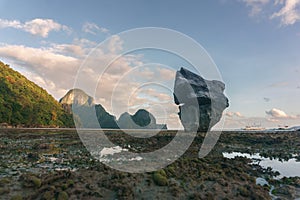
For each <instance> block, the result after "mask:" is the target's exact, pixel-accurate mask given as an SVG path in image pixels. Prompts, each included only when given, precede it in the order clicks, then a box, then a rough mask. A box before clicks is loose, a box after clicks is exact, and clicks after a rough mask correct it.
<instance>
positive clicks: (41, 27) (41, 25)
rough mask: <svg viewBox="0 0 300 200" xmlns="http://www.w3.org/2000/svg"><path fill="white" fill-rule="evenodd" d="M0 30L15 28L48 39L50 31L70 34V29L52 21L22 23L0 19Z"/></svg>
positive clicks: (40, 20) (36, 20)
mask: <svg viewBox="0 0 300 200" xmlns="http://www.w3.org/2000/svg"><path fill="white" fill-rule="evenodd" d="M0 28H15V29H20V30H23V31H25V32H28V33H30V34H32V35H37V36H41V37H43V38H46V37H48V35H49V33H50V32H51V31H66V32H70V31H71V29H70V28H69V27H68V26H66V25H62V24H59V23H57V22H55V21H54V20H52V19H40V18H37V19H33V20H31V21H26V22H24V23H22V22H20V21H18V20H7V19H0Z"/></svg>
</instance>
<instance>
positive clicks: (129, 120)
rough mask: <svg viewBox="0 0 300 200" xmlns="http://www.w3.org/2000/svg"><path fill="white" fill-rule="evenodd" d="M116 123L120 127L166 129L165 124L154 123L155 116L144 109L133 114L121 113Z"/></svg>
mask: <svg viewBox="0 0 300 200" xmlns="http://www.w3.org/2000/svg"><path fill="white" fill-rule="evenodd" d="M118 125H119V127H120V128H121V129H167V125H166V124H156V119H155V117H154V116H153V115H152V114H151V113H149V112H148V111H147V110H144V109H140V110H138V111H137V112H136V113H135V114H134V115H130V114H129V113H127V112H125V113H123V114H122V115H121V116H120V117H119V120H118Z"/></svg>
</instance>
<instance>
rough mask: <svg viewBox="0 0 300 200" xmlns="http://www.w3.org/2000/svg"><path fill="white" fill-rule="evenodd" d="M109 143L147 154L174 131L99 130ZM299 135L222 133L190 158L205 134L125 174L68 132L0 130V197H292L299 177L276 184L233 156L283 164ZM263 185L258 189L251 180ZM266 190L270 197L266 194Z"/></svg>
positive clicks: (266, 174) (270, 174)
mask: <svg viewBox="0 0 300 200" xmlns="http://www.w3.org/2000/svg"><path fill="white" fill-rule="evenodd" d="M106 134H107V135H108V137H109V138H110V140H111V141H113V142H116V143H118V145H120V146H122V145H123V146H122V147H125V146H126V148H128V144H130V147H131V149H130V150H132V151H134V150H135V151H137V150H138V151H143V152H147V151H150V150H153V149H157V148H160V147H161V146H164V145H166V144H168V143H169V142H170V141H171V140H172V138H173V137H174V135H175V134H176V132H174V131H163V132H161V133H159V134H158V135H157V136H154V137H151V138H148V139H142V140H137V139H133V138H132V137H128V136H124V135H123V136H122V133H120V132H118V131H113V130H111V131H106ZM299 136H300V133H299V132H287V133H238V132H223V133H222V134H221V137H220V139H219V141H218V143H217V144H216V146H215V148H214V149H213V151H212V152H211V153H210V154H209V155H208V156H206V157H205V158H203V159H199V158H198V157H197V155H198V151H199V144H201V143H202V141H203V138H204V133H199V134H198V135H197V137H196V138H195V140H194V142H193V144H192V145H191V146H190V148H189V149H188V151H187V152H186V153H185V154H184V155H183V156H182V157H180V158H179V159H178V160H177V161H176V162H174V163H173V164H171V165H169V166H167V167H165V168H164V169H161V170H158V171H156V172H150V173H139V174H137V173H125V172H120V171H117V170H114V169H111V168H109V167H108V166H106V165H104V164H102V163H100V162H98V161H96V160H95V159H93V158H92V157H91V156H90V154H89V152H87V150H86V149H85V148H84V146H83V144H82V143H81V141H80V139H79V137H78V135H77V134H76V132H75V131H74V130H57V129H51V130H50V129H49V130H43V129H40V130H28V129H22V130H13V129H2V130H1V131H0V137H1V141H0V152H1V161H0V197H1V199H271V198H272V195H273V198H274V197H275V196H276V197H278V198H280V199H295V198H299V196H300V193H299V189H300V178H299V177H293V178H287V177H284V178H281V179H277V178H276V176H275V175H277V173H276V172H274V171H273V170H272V169H264V168H262V167H261V166H259V165H255V164H253V163H251V162H252V161H251V160H250V159H248V158H244V157H236V158H234V159H229V158H225V157H223V156H222V152H230V151H239V152H248V153H257V152H259V153H261V154H262V155H265V156H268V157H273V158H281V159H288V158H291V157H295V158H299V154H297V153H299V152H300V151H299V150H300V145H299V144H300V141H299V140H300V137H299ZM259 177H261V178H264V179H265V180H267V181H268V183H269V185H267V184H265V185H258V184H257V183H256V179H257V178H259ZM271 185H272V187H273V188H272V194H270V189H271Z"/></svg>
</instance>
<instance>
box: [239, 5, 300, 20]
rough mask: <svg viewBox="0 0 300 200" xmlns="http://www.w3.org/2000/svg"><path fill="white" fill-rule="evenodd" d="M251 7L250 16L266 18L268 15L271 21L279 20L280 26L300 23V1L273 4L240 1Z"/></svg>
mask: <svg viewBox="0 0 300 200" xmlns="http://www.w3.org/2000/svg"><path fill="white" fill-rule="evenodd" d="M240 1H242V2H244V3H245V4H246V6H247V7H250V8H251V10H250V12H249V15H250V16H251V17H253V16H260V17H262V16H265V15H261V13H264V14H267V15H268V16H269V19H270V20H273V19H275V18H278V19H279V20H280V25H282V26H288V25H293V24H295V23H296V22H298V21H300V0H275V1H273V3H272V4H271V2H272V1H270V0H240Z"/></svg>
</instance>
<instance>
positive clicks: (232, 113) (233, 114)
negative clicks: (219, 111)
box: [225, 111, 243, 117]
mask: <svg viewBox="0 0 300 200" xmlns="http://www.w3.org/2000/svg"><path fill="white" fill-rule="evenodd" d="M225 116H227V117H243V115H242V114H241V113H240V112H230V111H227V112H226V113H225Z"/></svg>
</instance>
